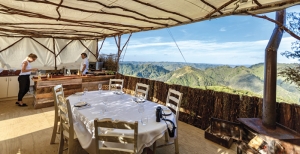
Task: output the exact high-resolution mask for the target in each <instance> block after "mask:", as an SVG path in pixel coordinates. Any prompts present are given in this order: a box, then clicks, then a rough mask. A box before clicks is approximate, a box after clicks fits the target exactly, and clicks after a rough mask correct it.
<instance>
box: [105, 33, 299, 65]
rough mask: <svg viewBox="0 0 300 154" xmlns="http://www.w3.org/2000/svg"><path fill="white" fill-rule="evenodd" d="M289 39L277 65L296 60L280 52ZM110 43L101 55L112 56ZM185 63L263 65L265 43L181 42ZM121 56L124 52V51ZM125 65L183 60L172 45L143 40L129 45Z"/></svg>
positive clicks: (290, 39)
mask: <svg viewBox="0 0 300 154" xmlns="http://www.w3.org/2000/svg"><path fill="white" fill-rule="evenodd" d="M293 41H295V39H294V38H292V37H285V38H283V39H282V41H281V44H280V47H279V49H278V58H277V59H278V62H279V63H294V62H297V60H296V59H287V58H286V57H283V56H281V55H280V53H281V52H284V51H287V50H290V48H291V42H293ZM113 43H114V42H108V43H107V44H105V45H109V46H106V47H103V52H104V53H105V52H106V53H116V51H117V48H116V47H115V44H113ZM177 44H178V46H179V48H180V50H181V51H182V53H183V55H184V57H185V59H186V60H187V61H188V62H195V63H215V64H255V63H261V62H264V56H265V48H266V46H267V44H268V40H258V41H248V42H217V41H214V40H213V41H202V40H185V41H178V42H177ZM124 52H125V51H124ZM124 60H125V61H177V62H178V61H180V62H182V61H183V58H182V56H181V54H180V52H179V50H178V48H177V46H176V44H175V43H174V42H172V41H163V40H162V38H155V37H154V38H143V39H133V40H131V41H130V44H129V46H128V49H127V51H126V55H125V58H124Z"/></svg>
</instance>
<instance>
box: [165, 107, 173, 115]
mask: <svg viewBox="0 0 300 154" xmlns="http://www.w3.org/2000/svg"><path fill="white" fill-rule="evenodd" d="M163 111H164V112H163V114H170V113H172V111H171V110H170V109H169V108H163Z"/></svg>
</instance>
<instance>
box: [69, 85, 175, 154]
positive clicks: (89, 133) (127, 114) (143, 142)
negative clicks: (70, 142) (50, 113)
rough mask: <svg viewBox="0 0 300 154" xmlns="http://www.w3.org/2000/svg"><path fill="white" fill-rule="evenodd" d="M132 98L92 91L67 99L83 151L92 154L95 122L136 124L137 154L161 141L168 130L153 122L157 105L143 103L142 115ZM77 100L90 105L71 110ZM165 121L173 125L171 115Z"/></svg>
mask: <svg viewBox="0 0 300 154" xmlns="http://www.w3.org/2000/svg"><path fill="white" fill-rule="evenodd" d="M132 98H133V97H132V96H130V95H127V94H123V95H117V94H114V93H113V92H112V91H102V92H101V94H99V92H98V91H91V92H88V93H86V95H85V96H78V95H71V96H69V97H68V99H69V100H70V104H71V106H72V112H73V116H74V129H75V133H76V135H77V138H78V140H79V142H80V144H81V146H82V148H84V149H85V150H86V151H87V152H89V153H90V154H93V153H95V144H96V143H95V138H94V119H96V118H98V119H103V118H112V119H113V120H122V121H130V122H134V121H138V122H139V127H138V145H137V147H138V150H139V153H141V152H142V150H143V148H145V147H149V146H151V145H152V144H153V143H154V142H155V141H156V140H157V139H159V138H161V137H162V136H163V134H164V132H165V130H166V129H167V127H166V123H165V122H164V121H161V122H159V123H158V122H156V121H155V120H156V116H155V111H156V107H157V106H160V105H159V104H157V103H154V102H150V101H146V102H144V103H143V105H144V109H145V110H144V112H143V113H139V112H138V107H139V104H137V103H135V102H134V101H132ZM80 99H81V100H84V101H86V102H87V103H89V104H90V105H91V107H88V108H83V109H80V108H76V107H74V104H76V103H78V102H79V101H80ZM105 104H107V105H105ZM105 108H106V111H105V112H104V109H105ZM163 108H166V107H163ZM142 115H143V116H148V124H147V125H142V124H141V117H142ZM167 118H168V119H170V120H172V121H175V120H174V118H175V117H174V116H173V115H171V116H168V117H167ZM114 131H115V130H114ZM114 133H116V132H114ZM117 133H120V132H117Z"/></svg>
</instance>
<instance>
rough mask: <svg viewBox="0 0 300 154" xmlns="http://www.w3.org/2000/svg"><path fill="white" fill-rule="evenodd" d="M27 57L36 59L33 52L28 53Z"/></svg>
mask: <svg viewBox="0 0 300 154" xmlns="http://www.w3.org/2000/svg"><path fill="white" fill-rule="evenodd" d="M28 57H30V58H33V59H37V56H36V54H33V53H31V54H29V55H28Z"/></svg>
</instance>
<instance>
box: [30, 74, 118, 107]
mask: <svg viewBox="0 0 300 154" xmlns="http://www.w3.org/2000/svg"><path fill="white" fill-rule="evenodd" d="M112 78H115V75H102V76H75V75H74V76H52V78H45V77H43V78H42V79H41V80H38V79H37V78H33V79H32V80H33V81H34V89H35V93H34V108H35V109H38V108H43V107H49V106H53V105H54V100H53V92H52V87H54V86H56V85H59V84H62V85H63V88H64V94H65V97H67V96H69V95H72V94H74V93H76V92H81V91H83V88H88V90H89V91H91V90H98V84H99V83H102V84H103V85H108V82H109V79H112Z"/></svg>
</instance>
